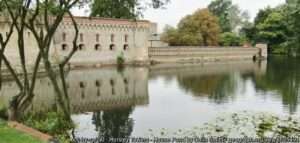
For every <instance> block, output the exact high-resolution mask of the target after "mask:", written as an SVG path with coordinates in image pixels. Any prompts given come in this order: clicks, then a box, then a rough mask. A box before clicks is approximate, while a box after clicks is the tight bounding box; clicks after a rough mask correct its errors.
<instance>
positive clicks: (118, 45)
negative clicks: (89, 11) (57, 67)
mask: <svg viewBox="0 0 300 143" xmlns="http://www.w3.org/2000/svg"><path fill="white" fill-rule="evenodd" d="M75 20H76V22H77V23H78V27H79V33H80V34H79V37H78V45H83V46H82V48H79V50H78V51H77V52H76V53H75V55H74V57H73V58H72V59H71V61H70V63H71V64H73V65H87V64H93V65H94V64H99V65H101V64H115V63H116V59H117V57H118V56H121V55H122V56H123V57H124V58H125V62H126V63H135V62H147V61H148V47H149V41H148V40H149V36H150V35H151V34H150V33H151V28H152V27H151V26H152V23H150V22H149V21H132V20H122V19H104V18H87V17H75ZM7 21H8V19H7V18H5V17H1V16H0V33H1V34H2V35H6V32H8V31H9V23H8V22H7ZM97 35H99V37H98V39H97ZM112 35H113V37H114V38H113V40H112V39H111V36H112ZM24 36H25V45H26V57H27V58H26V60H27V64H28V65H33V63H34V61H35V58H36V57H37V54H38V47H37V44H36V41H35V39H34V37H33V35H32V33H30V32H29V30H25V33H24ZM74 36H75V30H74V27H73V25H72V22H71V19H70V18H69V17H65V18H64V20H63V22H62V23H61V24H60V26H59V27H58V29H57V31H56V33H55V36H54V38H53V41H52V45H51V46H52V47H51V51H50V53H51V58H52V62H58V61H60V60H62V59H63V58H64V57H65V56H67V55H68V53H70V52H71V50H72V42H73V39H74ZM125 36H126V37H127V41H125ZM112 44H113V45H114V47H113V48H112V49H110V46H111V45H112ZM63 45H64V47H63ZM96 45H98V46H97V48H96V47H95V46H96ZM125 45H127V46H126V47H124V46H125ZM5 54H6V55H7V57H8V59H9V60H10V61H12V64H13V65H16V66H19V65H20V64H19V57H18V55H19V54H18V49H17V35H16V33H13V36H12V38H11V40H10V42H9V44H8V47H7V50H6V52H5Z"/></svg>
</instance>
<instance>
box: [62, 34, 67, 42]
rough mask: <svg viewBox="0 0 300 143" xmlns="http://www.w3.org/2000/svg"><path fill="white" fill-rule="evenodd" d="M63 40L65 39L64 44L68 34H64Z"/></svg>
mask: <svg viewBox="0 0 300 143" xmlns="http://www.w3.org/2000/svg"><path fill="white" fill-rule="evenodd" d="M62 39H63V41H64V42H65V41H66V39H67V34H66V33H65V32H64V33H63V34H62Z"/></svg>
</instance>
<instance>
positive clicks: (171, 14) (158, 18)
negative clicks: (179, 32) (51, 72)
mask: <svg viewBox="0 0 300 143" xmlns="http://www.w3.org/2000/svg"><path fill="white" fill-rule="evenodd" d="M211 1H212V0H171V3H170V4H168V5H167V6H166V9H158V10H154V9H148V10H146V11H145V13H144V18H143V19H147V20H150V21H152V22H156V23H158V29H159V32H161V31H162V29H163V27H164V26H165V25H166V24H169V25H172V26H176V25H177V23H178V22H179V20H180V19H181V18H182V17H184V16H185V15H187V14H191V13H193V12H194V11H195V10H197V9H198V8H204V7H207V5H208V4H209V3H210V2H211ZM232 1H233V3H234V4H238V5H239V7H240V8H241V9H243V10H247V11H248V12H249V14H250V16H251V19H253V18H254V17H255V15H256V13H257V12H258V10H259V9H262V8H265V7H267V6H271V7H274V6H277V5H279V4H281V3H284V2H285V0H232ZM75 13H76V14H80V15H83V13H84V12H82V11H81V12H79V11H77V10H76V12H75Z"/></svg>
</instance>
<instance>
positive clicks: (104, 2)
mask: <svg viewBox="0 0 300 143" xmlns="http://www.w3.org/2000/svg"><path fill="white" fill-rule="evenodd" d="M168 2H169V0H149V1H148V0H94V1H93V2H92V3H91V6H90V7H91V13H90V16H93V17H107V18H124V19H136V18H139V17H141V16H143V11H144V10H145V9H146V8H148V7H151V8H161V7H163V6H164V5H165V4H167V3H168Z"/></svg>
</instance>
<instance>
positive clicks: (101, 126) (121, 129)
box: [93, 107, 134, 142]
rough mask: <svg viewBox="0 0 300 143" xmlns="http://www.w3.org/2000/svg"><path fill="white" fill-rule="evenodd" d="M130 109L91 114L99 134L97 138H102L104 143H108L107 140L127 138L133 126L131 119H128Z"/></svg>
mask: <svg viewBox="0 0 300 143" xmlns="http://www.w3.org/2000/svg"><path fill="white" fill-rule="evenodd" d="M132 109H133V108H132V107H129V108H123V109H114V110H108V111H101V112H95V113H94V114H93V124H95V126H96V130H97V131H98V132H99V137H103V138H104V139H105V142H109V138H127V137H129V136H130V135H131V132H132V129H133V124H134V123H133V119H131V118H129V116H130V114H131V112H132Z"/></svg>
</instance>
